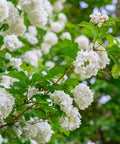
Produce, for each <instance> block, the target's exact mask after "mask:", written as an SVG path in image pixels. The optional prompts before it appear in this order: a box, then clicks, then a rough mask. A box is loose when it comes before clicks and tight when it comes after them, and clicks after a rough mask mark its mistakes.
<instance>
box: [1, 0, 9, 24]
mask: <svg viewBox="0 0 120 144" xmlns="http://www.w3.org/2000/svg"><path fill="white" fill-rule="evenodd" d="M8 13H9V7H8V4H7V1H6V0H1V1H0V22H2V21H3V20H4V19H6V18H7V17H8Z"/></svg>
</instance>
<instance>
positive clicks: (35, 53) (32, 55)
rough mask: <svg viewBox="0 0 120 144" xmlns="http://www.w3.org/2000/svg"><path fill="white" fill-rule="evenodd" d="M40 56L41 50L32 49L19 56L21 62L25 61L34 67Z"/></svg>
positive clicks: (36, 65)
mask: <svg viewBox="0 0 120 144" xmlns="http://www.w3.org/2000/svg"><path fill="white" fill-rule="evenodd" d="M41 56H42V53H41V50H39V49H33V50H31V51H27V52H26V53H25V54H24V55H22V56H21V57H22V60H23V62H27V63H30V64H31V65H33V66H35V67H38V61H39V60H40V58H41Z"/></svg>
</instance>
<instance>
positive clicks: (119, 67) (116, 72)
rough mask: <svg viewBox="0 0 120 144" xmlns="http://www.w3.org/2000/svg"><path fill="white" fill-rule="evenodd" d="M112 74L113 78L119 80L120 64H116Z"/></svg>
mask: <svg viewBox="0 0 120 144" xmlns="http://www.w3.org/2000/svg"><path fill="white" fill-rule="evenodd" d="M111 72H112V76H113V77H114V78H116V79H117V78H118V77H119V73H120V64H115V65H114V66H113V68H112V71H111Z"/></svg>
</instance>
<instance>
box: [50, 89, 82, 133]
mask: <svg viewBox="0 0 120 144" xmlns="http://www.w3.org/2000/svg"><path fill="white" fill-rule="evenodd" d="M50 97H51V99H53V100H54V103H55V104H58V105H59V106H60V108H61V110H62V111H64V112H65V113H66V117H62V118H61V119H60V121H59V122H60V125H61V127H62V129H64V130H71V131H72V130H74V129H76V128H78V127H79V126H80V124H81V120H80V118H81V116H80V114H79V112H78V109H77V108H76V107H73V105H72V103H73V99H72V98H71V97H70V96H69V95H68V94H65V93H64V91H60V90H58V91H55V92H54V93H53V94H51V95H50Z"/></svg>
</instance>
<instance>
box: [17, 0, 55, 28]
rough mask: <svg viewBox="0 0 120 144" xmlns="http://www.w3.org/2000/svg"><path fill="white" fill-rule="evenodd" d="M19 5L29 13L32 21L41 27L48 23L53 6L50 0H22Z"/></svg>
mask: <svg viewBox="0 0 120 144" xmlns="http://www.w3.org/2000/svg"><path fill="white" fill-rule="evenodd" d="M19 5H20V6H21V8H22V9H23V10H24V11H25V12H27V13H28V18H29V20H30V22H31V23H32V24H33V25H35V26H37V27H40V28H43V27H44V26H45V25H46V24H47V20H48V16H49V15H50V14H51V12H52V6H51V4H50V2H49V1H48V0H20V1H19Z"/></svg>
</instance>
